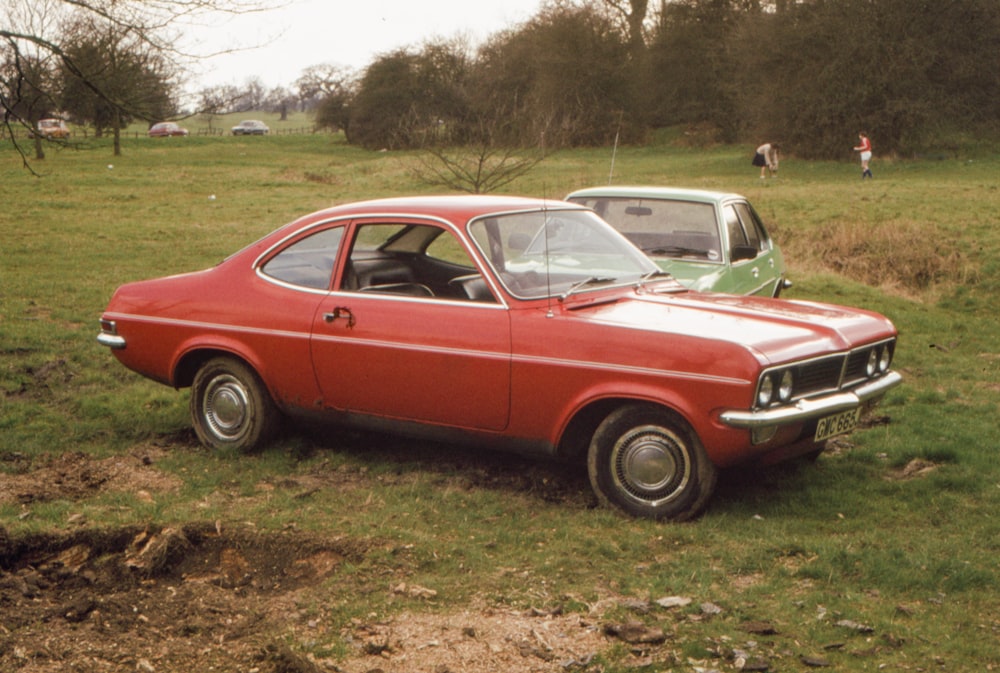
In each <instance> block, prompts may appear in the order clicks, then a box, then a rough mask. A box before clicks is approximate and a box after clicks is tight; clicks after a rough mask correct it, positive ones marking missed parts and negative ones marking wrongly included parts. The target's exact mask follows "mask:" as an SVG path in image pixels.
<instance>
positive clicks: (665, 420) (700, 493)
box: [587, 404, 717, 521]
mask: <svg viewBox="0 0 1000 673" xmlns="http://www.w3.org/2000/svg"><path fill="white" fill-rule="evenodd" d="M587 471H588V473H589V475H590V483H591V486H593V489H594V492H595V493H596V494H597V498H598V499H599V500H600V501H601V502H602V503H603V504H605V505H610V506H611V507H615V508H617V509H620V510H623V511H624V512H626V513H628V514H631V515H632V516H638V517H644V518H648V519H671V520H674V521H686V520H688V519H692V518H694V517H696V516H697V515H698V514H700V513H701V512H702V510H703V509H704V508H705V505H706V504H707V503H708V500H709V498H710V497H711V495H712V493H713V491H714V490H715V483H716V479H717V473H716V469H715V465H713V464H712V462H711V461H710V460H709V459H708V456H707V455H706V453H705V449H704V448H702V446H701V442H699V441H698V438H697V437H696V436H695V434H694V432H692V431H691V429H690V428H688V426H687V424H686V423H684V422H683V421H682V420H681V419H680V418H679V417H677V416H676V415H675V414H672V413H671V412H669V411H667V410H665V409H662V408H660V407H656V406H653V405H647V404H631V405H627V406H624V407H621V408H619V409H617V410H616V411H614V412H612V413H611V414H609V415H608V417H607V418H606V419H604V421H603V422H602V423H601V425H600V426H599V427H598V428H597V432H595V433H594V437H593V439H592V440H591V443H590V451H589V453H588V455H587Z"/></svg>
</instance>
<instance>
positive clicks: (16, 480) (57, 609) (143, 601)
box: [0, 419, 934, 673]
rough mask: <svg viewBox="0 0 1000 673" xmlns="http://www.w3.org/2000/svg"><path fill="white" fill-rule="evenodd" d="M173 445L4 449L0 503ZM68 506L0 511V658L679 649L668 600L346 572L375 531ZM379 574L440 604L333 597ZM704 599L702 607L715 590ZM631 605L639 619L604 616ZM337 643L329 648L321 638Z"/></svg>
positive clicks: (49, 491)
mask: <svg viewBox="0 0 1000 673" xmlns="http://www.w3.org/2000/svg"><path fill="white" fill-rule="evenodd" d="M872 422H880V421H879V419H875V420H874V421H872ZM369 439H370V438H365V437H359V438H358V439H357V441H358V442H366V441H369ZM402 446H403V445H402V444H401V445H399V446H394V445H393V443H392V441H389V442H387V443H386V445H385V446H380V447H372V448H374V449H375V450H376V451H377V452H381V454H382V455H384V456H387V457H389V459H391V456H392V455H393V453H394V452H395V451H402V450H403V449H402V448H401V447H402ZM367 448H368V447H366V449H367ZM828 449H829V450H830V451H831V452H833V453H836V452H839V451H844V450H849V449H850V441H849V439H846V438H839V439H838V442H834V443H833V444H832V445H831V446H830V447H828ZM177 450H181V451H183V450H198V449H197V448H196V440H195V438H194V436H193V433H188V434H183V435H181V436H178V437H172V438H165V439H163V440H160V441H158V442H155V443H151V444H147V445H142V446H137V447H135V448H134V449H133V450H132V451H129V452H127V453H125V454H122V455H117V456H114V457H111V458H105V459H96V458H94V457H93V456H88V455H86V454H83V453H66V454H61V455H56V456H53V457H51V458H49V459H47V460H45V461H44V462H41V461H39V462H38V463H36V462H33V461H32V460H31V459H29V458H27V457H25V456H23V455H20V454H18V453H17V452H12V451H4V450H0V461H2V462H3V463H4V470H3V471H0V504H5V505H10V504H15V505H16V504H18V503H20V504H21V506H22V508H23V511H24V512H25V515H26V516H28V515H30V511H31V507H32V505H34V504H36V503H42V502H48V501H54V500H61V501H70V502H75V501H83V500H85V499H86V498H90V497H93V496H94V495H96V494H100V493H114V492H129V493H133V494H135V495H136V496H137V497H139V498H143V497H146V496H148V497H150V498H155V497H162V495H163V494H169V493H170V492H172V491H174V490H176V489H178V488H179V487H180V486H181V484H180V482H179V480H178V478H177V477H176V476H174V475H172V474H169V473H167V472H165V471H163V470H160V469H159V468H158V467H157V462H158V461H159V460H160V459H162V458H163V457H164V456H165V455H166V454H167V453H168V452H172V451H177ZM399 455H404V454H403V453H400V454H399ZM406 455H412V451H407V453H406ZM433 464H434V467H428V469H431V470H434V469H439V470H440V473H439V474H438V475H436V477H435V478H436V479H440V480H442V481H448V482H453V483H449V485H450V486H452V487H456V488H478V487H487V488H492V489H496V490H500V491H503V492H508V491H509V492H512V493H525V492H527V493H531V494H532V495H534V496H537V497H539V498H545V499H546V500H558V501H560V503H561V504H564V505H566V506H568V507H576V508H581V509H585V508H587V507H591V506H594V498H593V496H592V495H591V494H590V492H589V489H588V485H587V483H586V476H585V475H579V474H567V472H566V471H565V470H556V469H550V468H547V467H545V466H544V465H540V464H539V463H537V462H535V461H524V460H522V459H520V458H517V457H516V456H513V457H504V456H496V457H495V458H488V459H485V463H484V459H483V458H482V457H481V456H480V457H478V458H476V459H468V460H465V459H463V458H461V457H455V456H454V454H453V455H452V456H451V457H448V458H445V459H443V460H441V459H439V458H438V456H435V460H434V461H433ZM933 467H934V466H933V465H926V464H911V465H908V466H907V467H906V468H905V469H903V470H900V471H898V473H893V474H891V475H889V477H888V478H895V479H911V478H919V477H921V476H923V475H924V474H926V473H927V472H928V471H929V470H932V469H933ZM374 478H375V477H372V476H370V475H367V474H366V473H365V471H364V470H358V471H355V472H353V473H351V474H344V473H343V472H340V471H338V472H336V473H335V474H333V473H323V470H322V469H317V470H316V471H315V473H307V474H302V475H297V476H296V477H295V479H294V480H285V481H288V482H294V483H285V481H283V482H282V483H281V484H262V485H261V488H262V489H264V490H266V489H268V488H270V489H273V488H288V489H293V490H294V491H295V492H299V493H304V494H308V493H311V492H313V491H315V490H318V489H322V488H325V487H329V486H331V485H332V484H333V483H334V482H335V483H336V484H337V486H338V487H345V483H346V484H347V486H348V487H356V488H360V489H362V491H359V492H364V491H366V490H369V489H370V486H371V484H366V483H364V480H366V479H374ZM377 478H378V479H379V481H380V482H382V481H384V480H385V479H386V478H387V477H386V476H385V475H384V474H382V475H380V476H379V477H377ZM389 478H391V477H389ZM400 478H401V479H405V476H401V477H400ZM758 481H759V479H757V478H755V480H754V483H757V482H758ZM737 482H738V480H737ZM729 486H738V483H737V484H730V485H729ZM67 524H68V526H67V528H68V530H66V531H65V532H62V533H46V534H38V535H27V536H24V535H20V536H18V537H17V538H13V537H11V535H10V534H9V533H8V531H7V529H5V528H4V526H3V525H2V523H0V673H50V672H51V673H56V672H58V673H75V672H79V673H91V672H95V673H96V672H107V673H126V672H128V673H134V672H135V671H140V672H141V673H202V672H206V671H220V672H225V673H230V672H232V673H236V672H240V673H317V672H322V671H337V672H342V673H425V672H426V673H487V672H489V673H495V672H496V671H503V672H504V673H548V672H553V673H555V672H565V671H590V672H593V673H597V672H598V671H601V670H603V668H602V664H601V663H600V655H601V654H602V653H608V652H609V651H613V652H614V657H615V658H616V660H620V658H621V656H622V652H624V653H625V654H624V656H625V657H626V658H629V659H630V661H631V664H629V665H630V666H632V667H634V668H636V669H637V670H641V669H643V668H645V667H652V668H654V669H656V670H662V668H663V667H669V666H672V665H676V664H677V663H678V662H677V661H675V660H674V657H675V656H676V654H675V652H676V649H677V648H676V647H673V646H672V645H671V643H670V642H666V643H665V641H667V638H668V634H664V633H662V632H658V631H659V630H658V629H649V628H646V627H644V626H643V625H642V622H641V615H642V614H644V613H646V612H648V611H649V610H650V609H653V610H657V609H661V608H662V606H660V607H659V608H658V607H657V606H656V605H652V606H651V605H648V604H643V605H636V604H634V601H631V600H629V599H626V598H623V597H621V596H606V597H605V598H604V599H603V600H601V601H599V602H597V603H595V604H593V605H590V606H589V608H590V609H589V611H587V612H586V613H580V612H579V611H574V612H571V613H570V612H567V613H563V612H562V610H561V609H560V608H559V607H558V606H556V607H552V606H541V607H540V608H539V609H532V610H527V611H516V610H512V609H504V608H498V607H496V606H494V605H489V604H487V602H486V601H485V600H482V601H480V602H479V604H477V605H472V606H462V607H456V608H452V609H448V608H447V606H441V605H440V603H439V602H437V601H434V598H435V596H434V592H433V591H432V590H431V589H427V588H424V587H421V586H417V585H414V584H412V583H411V581H410V579H409V577H408V574H409V571H408V570H407V567H406V566H405V564H401V565H400V566H392V567H389V566H386V567H384V568H383V567H381V566H380V567H379V568H378V571H377V573H376V574H377V575H378V576H377V577H370V578H359V576H358V574H357V573H342V572H341V569H342V568H343V566H344V565H345V564H346V563H350V564H352V565H357V564H358V563H359V562H361V561H364V560H365V559H366V558H370V556H369V555H371V554H373V553H376V552H384V551H386V550H388V551H390V552H392V554H390V555H389V556H392V555H394V554H395V553H396V552H397V551H398V550H396V549H393V548H391V547H390V546H389V545H390V543H389V542H386V541H381V540H378V539H372V538H365V539H353V538H351V537H347V536H342V535H337V534H336V533H335V532H330V533H320V534H317V533H310V534H304V533H302V532H299V531H296V530H294V529H289V530H285V531H280V532H266V533H265V532H260V531H258V530H256V529H255V528H254V527H253V525H252V524H250V523H243V524H235V523H221V522H220V523H212V524H206V523H198V524H190V525H184V526H178V527H148V528H142V527H122V528H118V529H111V530H106V529H97V528H95V527H93V526H91V525H90V524H89V522H87V521H86V520H85V519H84V518H83V517H82V516H80V517H79V518H75V517H73V516H71V517H70V520H69V521H68V522H67ZM377 591H381V592H391V593H393V594H400V595H405V596H406V597H407V598H408V599H413V598H416V599H425V598H426V599H427V600H428V601H429V602H430V603H429V606H430V605H432V606H433V609H427V610H421V611H417V612H411V613H403V614H399V615H397V616H395V617H393V618H392V619H390V620H386V621H382V620H379V619H378V618H377V617H375V616H371V617H369V618H367V619H358V620H355V621H353V622H351V623H349V624H339V623H337V621H336V620H335V619H334V618H333V617H332V616H331V615H330V612H331V610H330V609H328V608H327V607H326V605H327V603H328V602H329V601H331V600H333V601H340V602H344V601H352V600H364V596H365V595H371V593H372V592H377ZM671 600H672V599H671ZM706 605H707V607H705V606H703V610H707V612H706V613H705V615H706V618H711V615H712V614H713V610H714V606H713V605H711V604H706ZM668 609H669V608H668ZM623 613H624V614H629V613H633V614H636V615H637V619H636V620H635V621H634V622H633V621H627V622H626V623H615V622H611V621H609V619H608V615H609V614H615V615H621V614H623ZM693 618H694V619H698V616H697V615H695V616H693ZM765 626H766V625H765ZM330 643H337V644H338V645H336V646H335V647H336V648H338V649H336V650H335V651H326V650H324V647H329V644H330ZM341 644H342V645H341ZM673 645H676V643H673ZM719 656H720V657H723V658H724V659H725V665H724V666H723V668H727V669H729V668H732V667H736V668H742V669H743V670H768V665H767V663H766V661H764V660H761V659H754V658H750V659H749V660H745V659H741V658H740V654H739V653H738V652H737V651H734V650H732V648H731V647H728V646H721V645H720V647H719ZM769 656H770V657H771V658H781V656H782V655H781V654H779V653H777V652H775V651H771V652H770V654H769ZM709 670H711V669H709Z"/></svg>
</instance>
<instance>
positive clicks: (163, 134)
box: [147, 122, 188, 138]
mask: <svg viewBox="0 0 1000 673" xmlns="http://www.w3.org/2000/svg"><path fill="white" fill-rule="evenodd" d="M187 134H188V130H187V129H186V128H184V127H182V126H181V125H180V124H178V123H177V122H160V123H158V124H153V125H152V126H150V127H149V131H147V135H149V137H150V138H170V137H173V136H186V135H187Z"/></svg>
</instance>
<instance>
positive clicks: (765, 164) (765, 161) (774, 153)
mask: <svg viewBox="0 0 1000 673" xmlns="http://www.w3.org/2000/svg"><path fill="white" fill-rule="evenodd" d="M779 149H781V146H780V145H779V144H778V143H764V144H763V145H761V146H760V147H758V148H757V152H756V153H755V154H754V155H753V161H751V162H750V163H751V164H753V165H754V166H760V179H761V180H763V179H764V178H765V177H766V174H767V172H768V171H770V172H771V177H772V178H773V177H775V176H776V175H777V174H778V150H779Z"/></svg>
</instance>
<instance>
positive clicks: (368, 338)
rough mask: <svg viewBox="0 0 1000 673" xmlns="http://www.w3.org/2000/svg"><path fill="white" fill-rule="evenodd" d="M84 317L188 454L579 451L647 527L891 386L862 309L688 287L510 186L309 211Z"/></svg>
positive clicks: (800, 449)
mask: <svg viewBox="0 0 1000 673" xmlns="http://www.w3.org/2000/svg"><path fill="white" fill-rule="evenodd" d="M100 325H101V329H100V333H99V335H98V337H97V339H98V342H99V343H101V344H103V345H105V346H107V347H109V348H110V349H111V352H112V353H114V355H115V356H116V357H117V358H118V360H119V361H120V362H121V363H122V364H123V365H125V366H126V367H128V368H129V369H132V370H134V371H136V372H138V373H140V374H142V375H143V376H146V377H148V378H150V379H153V380H155V381H158V382H161V383H163V384H166V385H170V386H173V387H175V388H186V387H190V388H191V395H190V413H191V419H192V423H193V425H194V429H195V431H196V433H197V435H198V437H199V439H200V441H201V442H202V443H204V444H205V445H206V446H208V447H210V448H220V449H221V448H231V449H235V450H242V451H250V450H253V449H257V448H260V447H262V446H264V445H266V444H267V443H268V441H269V439H271V438H272V437H274V435H275V433H276V432H277V431H278V430H279V426H280V425H281V423H282V421H283V420H287V419H294V418H311V419H314V420H315V419H317V418H321V419H326V420H327V421H330V422H332V423H334V424H341V425H353V426H360V427H363V428H368V429H376V430H379V431H396V432H401V433H412V434H415V435H417V436H420V437H434V438H437V439H441V440H454V441H457V442H459V443H462V444H464V445H467V446H475V447H497V448H506V449H512V450H516V451H518V452H522V453H524V452H527V453H536V454H542V455H544V456H550V457H558V458H560V459H565V460H569V461H579V462H580V463H581V464H585V465H586V466H587V470H588V472H589V474H590V481H591V484H592V486H593V488H594V491H595V493H596V494H597V496H598V498H599V500H600V501H601V502H602V503H605V504H607V505H610V506H613V507H616V508H619V509H621V510H623V511H624V512H627V513H629V514H631V515H634V516H640V517H649V518H654V519H674V520H683V519H689V518H691V517H693V516H695V515H697V514H698V513H699V512H701V511H702V510H703V509H704V507H705V506H706V504H707V503H708V501H709V498H710V496H711V495H712V493H713V491H714V489H715V487H716V475H717V470H718V469H719V468H725V467H729V466H733V465H740V464H757V463H767V462H773V461H779V460H786V459H790V458H792V457H795V456H798V455H802V454H814V453H816V452H818V451H820V450H822V448H823V446H824V442H825V441H826V440H827V439H828V438H829V437H832V436H835V435H837V434H841V433H845V432H850V431H851V430H852V429H853V428H854V427H855V425H856V424H857V422H858V417H859V414H860V413H861V411H862V409H863V408H865V407H867V406H868V405H871V404H873V403H874V402H875V401H877V400H878V399H880V398H881V397H882V396H884V394H885V393H886V391H888V390H890V389H891V388H893V387H894V386H896V385H897V384H899V383H900V382H901V377H900V376H899V374H897V373H896V372H895V371H893V370H892V369H891V362H892V359H893V353H894V350H895V347H896V329H895V328H894V327H893V325H892V323H891V322H890V321H889V320H888V319H886V318H885V317H883V316H881V315H878V314H876V313H872V312H869V311H865V310H861V309H853V308H845V307H840V306H834V305H830V304H822V303H813V302H804V301H786V300H781V299H771V298H762V297H743V296H737V295H728V294H718V293H702V292H692V291H690V290H688V289H687V288H686V287H684V286H683V285H681V284H680V283H678V282H677V281H676V280H675V279H674V278H672V277H671V276H670V275H669V274H666V273H664V272H663V271H662V270H660V269H659V268H658V267H657V266H656V264H654V263H653V262H652V260H650V259H649V258H648V257H647V256H646V255H644V254H643V253H642V252H641V251H640V250H639V249H638V248H636V247H635V246H634V245H632V244H631V243H630V242H629V241H628V240H627V239H626V238H625V237H624V236H622V235H621V234H620V233H618V232H617V231H615V230H614V229H613V228H612V227H611V226H610V225H608V224H607V223H606V222H605V221H603V220H602V219H600V218H599V217H598V216H597V215H596V214H595V213H594V212H593V211H592V210H590V209H587V208H585V207H583V206H580V205H576V204H571V203H564V202H560V201H550V200H544V199H529V198H519V197H509V196H506V197H505V196H473V195H467V196H440V197H431V196H425V197H408V198H396V199H382V200H375V201H367V202H361V203H353V204H346V205H340V206H336V207H332V208H329V209H326V210H321V211H319V212H315V213H312V214H310V215H306V216H304V217H302V218H300V219H297V220H295V221H294V222H291V223H290V224H287V225H285V226H283V227H281V228H279V229H277V230H276V231H274V232H272V233H271V234H269V235H267V236H265V237H263V238H261V239H260V240H258V241H257V242H255V243H251V244H250V245H249V246H247V247H245V248H244V249H243V250H241V251H239V252H236V253H234V254H233V255H231V256H229V257H227V258H226V259H225V260H223V261H222V262H220V263H219V264H218V265H216V266H214V267H212V268H210V269H207V270H204V271H197V272H193V273H186V274H181V275H174V276H170V277H165V278H158V279H153V280H145V281H136V282H130V283H127V284H125V285H122V286H121V287H119V288H118V289H117V290H116V291H115V293H114V295H113V296H112V298H111V300H110V302H109V304H108V306H107V309H106V310H105V311H104V313H103V314H102V316H101V318H100ZM136 413H141V410H139V409H137V410H136ZM333 436H335V435H333Z"/></svg>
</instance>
